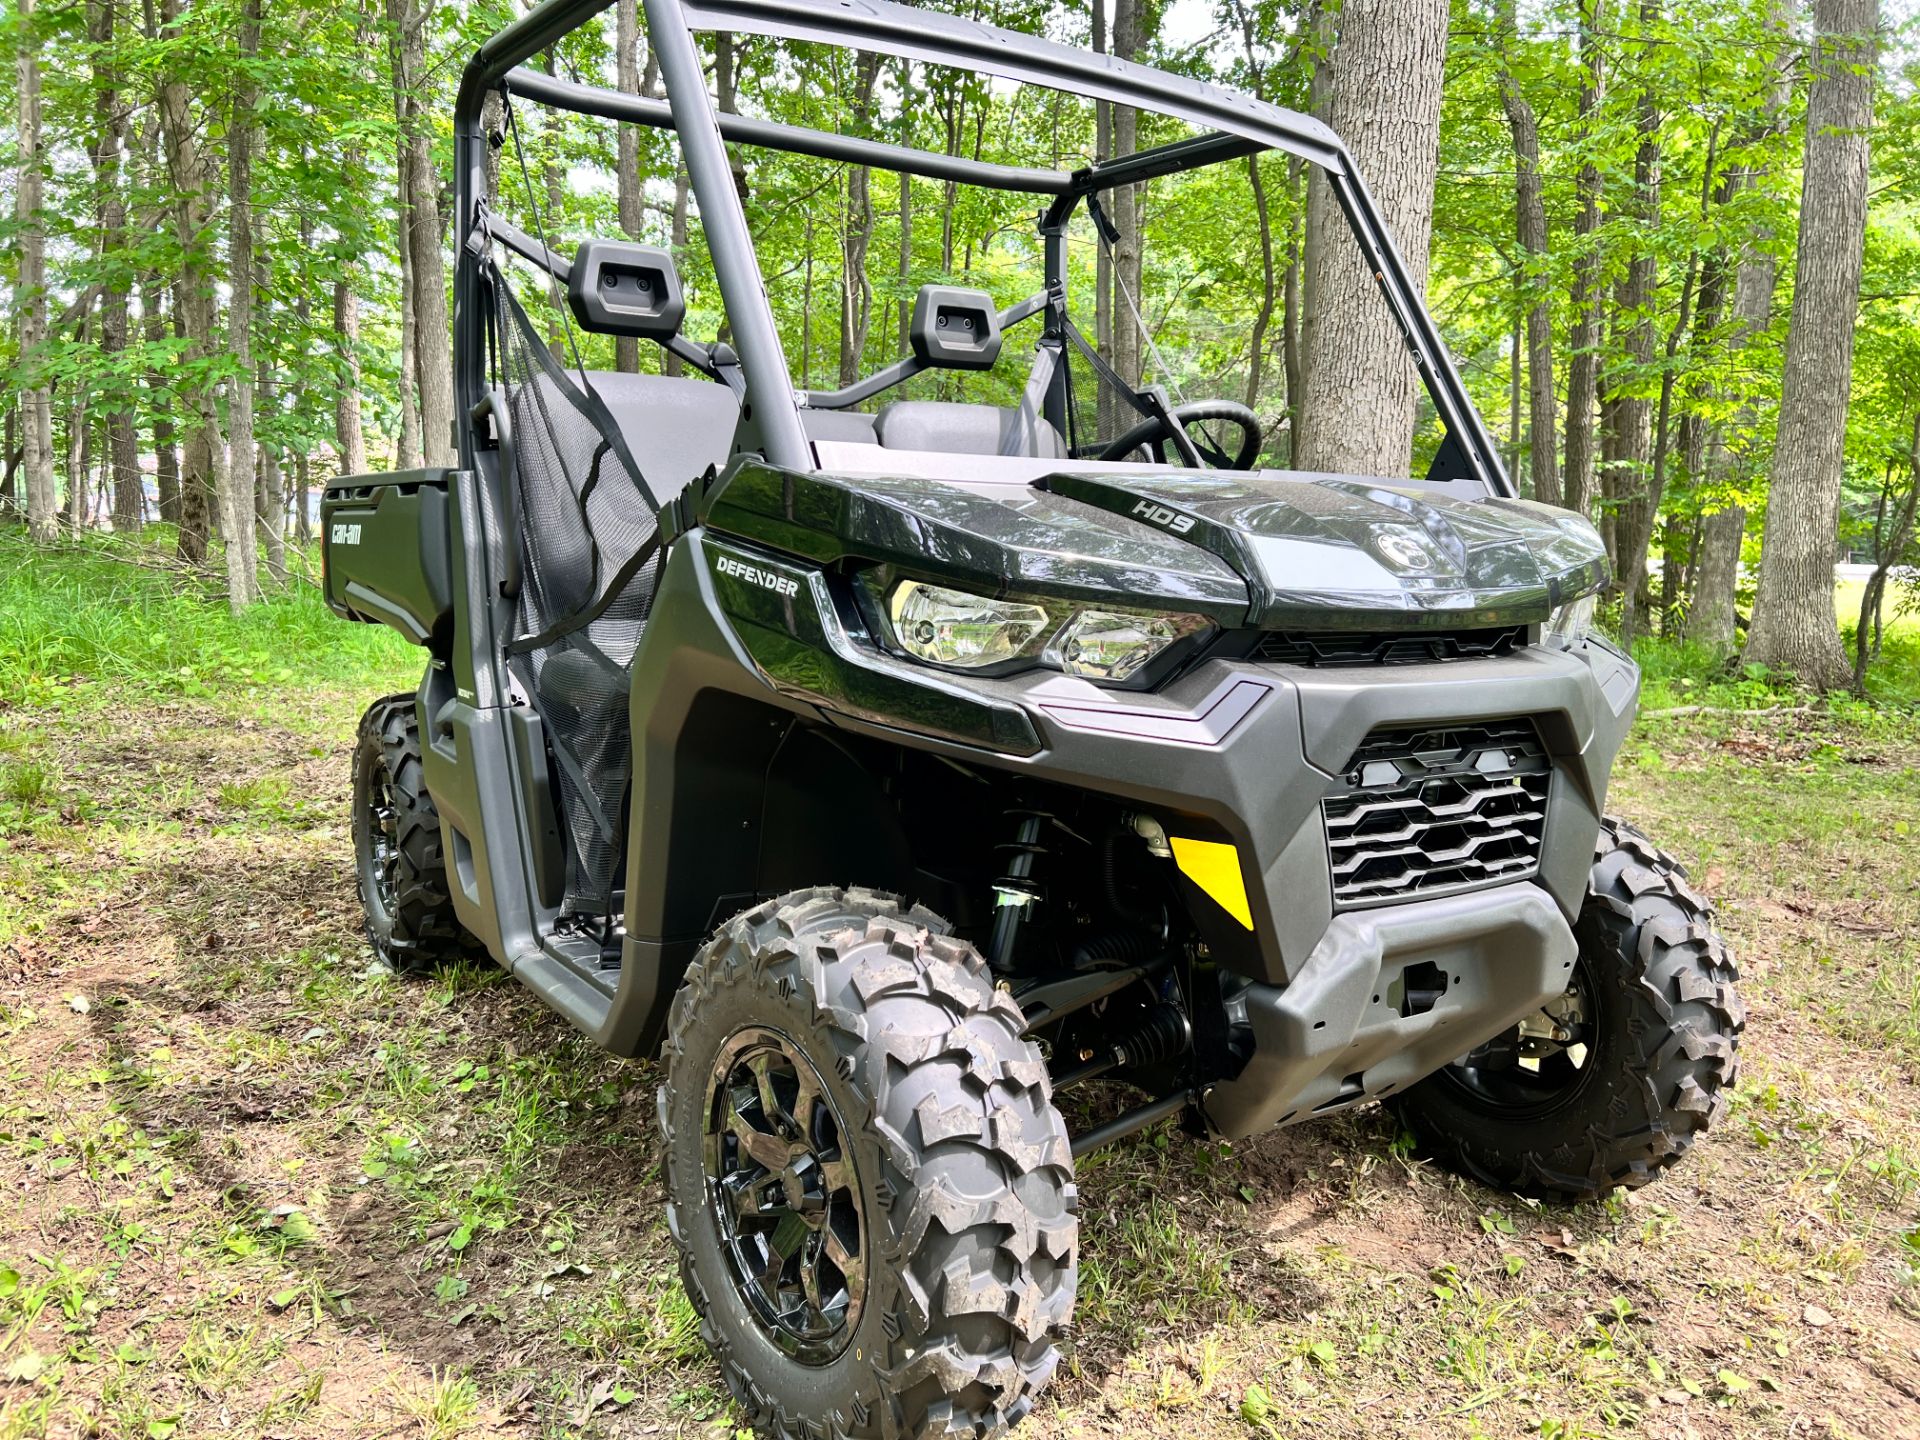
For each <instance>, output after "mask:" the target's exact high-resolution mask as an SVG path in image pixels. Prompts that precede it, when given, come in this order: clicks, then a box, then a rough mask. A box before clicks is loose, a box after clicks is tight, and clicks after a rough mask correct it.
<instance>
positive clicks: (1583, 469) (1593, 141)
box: [1565, 0, 1602, 515]
mask: <svg viewBox="0 0 1920 1440" xmlns="http://www.w3.org/2000/svg"><path fill="white" fill-rule="evenodd" d="M1601 3H1602V0H1580V30H1579V35H1580V100H1579V106H1580V149H1581V152H1582V153H1581V158H1580V170H1579V175H1578V178H1577V180H1576V182H1575V189H1576V192H1577V194H1578V204H1579V210H1578V212H1577V213H1576V215H1575V217H1574V222H1573V234H1574V245H1575V254H1574V262H1573V333H1572V335H1571V336H1570V337H1569V348H1570V349H1571V350H1572V352H1573V354H1572V358H1571V359H1570V360H1569V362H1568V365H1567V468H1566V486H1565V499H1566V506H1567V508H1568V509H1569V510H1572V511H1574V512H1576V513H1577V514H1581V515H1588V514H1590V513H1591V512H1592V509H1593V499H1594V489H1595V481H1596V477H1597V474H1598V468H1597V465H1596V461H1595V453H1594V431H1593V426H1594V410H1595V407H1596V406H1597V404H1598V403H1599V391H1600V295H1601V289H1600V273H1601V271H1600V265H1601V256H1600V247H1599V241H1598V232H1599V229H1600V167H1599V165H1598V163H1597V162H1596V160H1595V157H1594V152H1595V150H1596V148H1597V147H1598V145H1599V136H1598V134H1597V133H1596V131H1597V128H1598V115H1599V110H1600V101H1601V52H1600V6H1601Z"/></svg>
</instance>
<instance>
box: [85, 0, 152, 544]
mask: <svg viewBox="0 0 1920 1440" xmlns="http://www.w3.org/2000/svg"><path fill="white" fill-rule="evenodd" d="M115 18H116V16H115V7H114V5H113V4H112V3H111V0H87V41H88V45H89V47H90V54H91V55H92V57H93V87H94V88H93V95H94V101H93V104H94V111H93V115H94V119H93V127H94V129H93V177H94V185H95V186H96V187H97V189H98V191H99V200H98V203H97V206H96V213H97V214H98V215H99V222H100V259H101V279H102V288H101V294H100V356H101V359H102V361H103V362H104V367H103V368H104V369H105V370H106V371H107V378H106V384H107V386H108V393H109V394H110V396H111V397H112V399H111V403H110V405H109V408H108V411H107V417H106V430H107V466H108V469H109V471H110V472H111V474H112V476H113V528H114V529H115V530H117V531H119V532H121V533H122V534H128V533H131V532H133V531H135V530H138V529H139V528H140V510H141V499H142V496H141V493H140V441H139V437H138V436H137V435H136V434H135V433H134V408H133V395H132V391H131V386H130V383H129V382H128V380H127V379H126V378H125V377H124V376H122V375H121V374H119V373H118V358H119V356H120V355H122V354H123V353H124V352H125V351H126V348H127V343H128V340H129V326H128V320H127V291H128V289H129V287H130V285H131V282H132V276H131V274H130V273H129V272H128V271H127V270H126V269H125V268H124V266H125V261H124V256H125V252H126V248H127V198H126V191H125V184H124V180H123V178H122V155H121V152H122V149H123V147H124V146H125V143H126V136H127V114H126V108H125V106H124V104H123V102H122V97H121V93H120V84H121V81H120V56H121V47H120V43H119V39H118V37H117V36H116V35H115V33H114V20H115Z"/></svg>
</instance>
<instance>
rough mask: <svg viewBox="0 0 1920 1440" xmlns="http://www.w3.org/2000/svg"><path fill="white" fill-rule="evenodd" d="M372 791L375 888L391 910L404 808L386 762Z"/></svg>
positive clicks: (388, 910)
mask: <svg viewBox="0 0 1920 1440" xmlns="http://www.w3.org/2000/svg"><path fill="white" fill-rule="evenodd" d="M372 792H373V793H372V794H371V795H369V796H368V798H367V809H368V812H369V819H370V821H371V824H369V826H368V827H367V829H368V835H369V837H370V838H371V840H372V842H373V855H372V861H373V889H374V894H375V895H376V896H377V897H378V899H379V901H380V904H381V906H382V907H383V908H384V909H385V910H386V911H387V913H388V914H392V913H393V907H394V892H395V886H394V872H395V870H396V869H397V868H398V866H399V862H400V810H399V807H398V806H397V805H396V804H395V802H394V798H393V777H392V776H391V775H389V774H388V773H387V770H386V767H385V766H384V765H383V766H381V767H380V769H379V771H378V772H377V773H376V774H375V776H374V777H373V786H372Z"/></svg>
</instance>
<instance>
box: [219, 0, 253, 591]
mask: <svg viewBox="0 0 1920 1440" xmlns="http://www.w3.org/2000/svg"><path fill="white" fill-rule="evenodd" d="M259 5H260V0H241V6H240V15H239V47H238V48H239V58H240V63H239V65H238V66H237V67H235V71H234V84H233V111H232V114H231V116H230V117H229V120H228V124H227V271H228V274H227V289H228V294H229V296H230V299H229V301H228V310H227V346H228V349H229V350H230V351H231V352H232V355H233V365H234V373H233V379H232V382H231V383H230V384H229V386H228V389H227V442H228V461H227V468H226V482H227V483H226V486H225V489H224V492H223V494H222V495H221V501H222V508H223V510H224V513H225V515H226V534H227V603H228V604H229V605H231V606H232V607H233V610H234V613H235V614H238V613H239V612H240V611H242V610H244V609H245V608H246V607H247V606H248V605H250V604H252V603H253V602H254V601H255V600H257V599H259V598H260V580H259V573H258V566H259V559H258V557H259V554H260V547H259V543H258V541H257V540H256V538H255V534H254V531H255V512H256V501H255V497H254V491H255V488H256V484H257V476H258V458H257V456H256V453H255V445H254V438H253V400H254V389H253V387H254V374H253V370H254V366H253V315H254V306H255V304H256V293H255V292H256V289H257V287H258V283H259V277H258V276H257V275H255V273H254V264H253V142H254V113H253V108H254V105H255V103H256V101H257V99H258V90H257V88H256V86H255V84H254V80H253V75H252V73H251V66H252V64H253V61H254V60H255V59H256V58H257V57H258V55H259V53H260V9H259Z"/></svg>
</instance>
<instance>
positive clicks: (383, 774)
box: [353, 695, 474, 975]
mask: <svg viewBox="0 0 1920 1440" xmlns="http://www.w3.org/2000/svg"><path fill="white" fill-rule="evenodd" d="M353 853H354V862H355V863H354V875H355V879H356V881H357V884H358V888H359V891H360V904H361V908H362V909H363V910H364V911H365V915H366V930H367V943H368V944H369V945H371V946H372V947H373V951H374V953H375V954H376V955H378V956H379V957H380V958H381V959H382V960H383V961H385V962H386V963H387V964H388V965H389V966H391V967H392V968H393V969H394V970H396V971H398V972H399V973H401V974H414V975H417V974H425V973H427V972H429V971H432V970H435V969H438V968H439V967H440V966H441V965H443V964H446V963H448V962H449V961H453V960H460V959H465V958H467V957H468V956H470V955H472V954H473V953H474V944H473V941H472V939H471V937H469V936H468V934H467V932H466V931H465V930H463V929H462V928H461V925H460V921H459V918H458V917H457V916H456V915H455V914H454V910H453V897H452V894H451V892H450V890H449V888H448V883H447V862H446V852H445V848H444V846H443V844H442V841H441V838H440V813H439V812H438V811H437V810H435V809H434V807H433V797H432V796H431V795H429V794H428V793H427V785H426V774H425V770H424V768H423V765H422V762H421V758H420V726H419V722H418V721H417V720H416V719H415V714H414V698H413V696H411V695H389V696H388V697H387V698H386V699H384V700H376V701H374V702H373V704H372V705H370V706H368V707H367V713H366V714H365V715H363V716H361V718H360V735H359V740H358V743H357V744H356V745H355V746H354V751H353Z"/></svg>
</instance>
